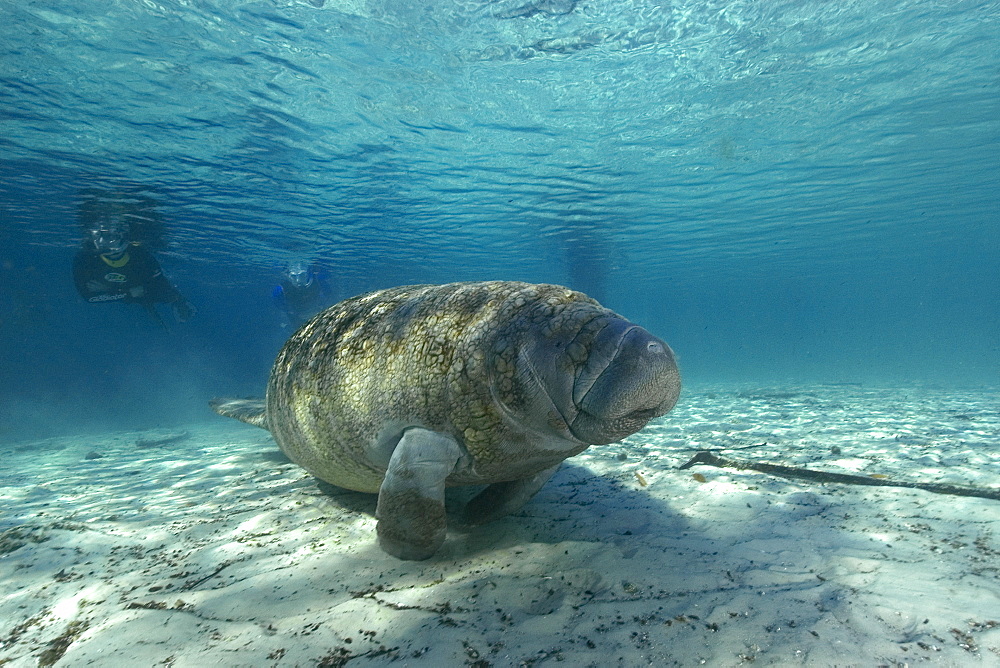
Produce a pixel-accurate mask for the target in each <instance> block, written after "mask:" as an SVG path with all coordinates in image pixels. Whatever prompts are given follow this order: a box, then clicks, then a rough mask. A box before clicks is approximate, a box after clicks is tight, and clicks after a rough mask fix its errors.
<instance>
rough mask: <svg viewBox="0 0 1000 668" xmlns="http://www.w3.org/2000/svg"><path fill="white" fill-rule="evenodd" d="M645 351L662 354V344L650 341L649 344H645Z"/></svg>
mask: <svg viewBox="0 0 1000 668" xmlns="http://www.w3.org/2000/svg"><path fill="white" fill-rule="evenodd" d="M646 350H647V351H649V352H651V353H653V354H657V353H662V352H663V344H662V343H660V342H659V341H650V342H649V343H647V344H646Z"/></svg>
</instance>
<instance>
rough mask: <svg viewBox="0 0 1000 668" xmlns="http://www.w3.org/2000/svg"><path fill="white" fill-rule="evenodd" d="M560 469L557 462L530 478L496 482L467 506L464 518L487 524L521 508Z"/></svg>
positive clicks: (468, 521) (472, 521) (466, 521)
mask: <svg viewBox="0 0 1000 668" xmlns="http://www.w3.org/2000/svg"><path fill="white" fill-rule="evenodd" d="M558 469H559V464H556V465H555V466H553V467H552V468H550V469H545V470H544V471H540V472H538V473H536V474H535V475H533V476H531V477H530V478H523V479H521V480H511V481H510V482H496V483H493V484H492V485H490V486H489V487H487V488H486V489H484V490H483V491H481V492H480V493H479V494H477V495H476V496H475V498H473V499H472V500H471V501H469V503H468V505H466V506H465V511H464V513H463V518H462V519H463V520H464V522H465V523H466V524H470V525H475V524H486V523H487V522H492V521H493V520H496V519H500V518H501V517H503V516H505V515H510V514H511V513H513V512H515V511H517V510H519V509H520V508H521V506H523V505H524V504H526V503H527V502H528V501H529V500H530V499H531V497H533V496H534V495H535V494H536V493H537V492H538V490H540V489H541V488H542V486H543V485H544V484H545V483H546V482H548V480H549V478H551V477H552V474H553V473H555V472H556V471H557V470H558Z"/></svg>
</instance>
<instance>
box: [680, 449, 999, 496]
mask: <svg viewBox="0 0 1000 668" xmlns="http://www.w3.org/2000/svg"><path fill="white" fill-rule="evenodd" d="M697 464H705V465H707V466H717V467H719V468H730V469H737V470H739V471H748V470H749V471H760V472H761V473H770V474H771V475H776V476H781V477H783V478H799V479H802V480H815V481H816V482H836V483H841V484H844V485H869V486H872V487H909V488H912V489H922V490H924V491H925V492H934V493H935V494H951V495H953V496H976V497H979V498H983V499H993V500H994V501H1000V489H989V488H984V487H967V486H965V485H946V484H943V483H934V482H896V481H893V480H887V479H885V478H873V477H871V476H866V475H851V474H848V473H830V472H827V471H816V470H814V469H800V468H796V467H794V466H780V465H778V464H766V463H764V462H745V461H740V460H737V459H726V458H725V457H718V456H716V455H713V454H712V453H711V452H707V451H702V452H699V453H698V454H696V455H695V456H694V457H692V458H691V461H689V462H688V463H686V464H684V465H683V466H681V467H680V469H689V468H691V467H692V466H696V465H697Z"/></svg>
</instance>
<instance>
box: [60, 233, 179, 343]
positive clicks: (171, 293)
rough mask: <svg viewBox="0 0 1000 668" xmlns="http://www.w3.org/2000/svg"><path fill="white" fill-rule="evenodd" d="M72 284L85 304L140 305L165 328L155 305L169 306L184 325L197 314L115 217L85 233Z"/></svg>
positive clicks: (150, 254) (74, 264)
mask: <svg viewBox="0 0 1000 668" xmlns="http://www.w3.org/2000/svg"><path fill="white" fill-rule="evenodd" d="M73 280H74V282H75V284H76V290H77V292H79V293H80V295H81V296H82V297H83V298H84V299H86V300H87V301H88V302H91V303H95V304H96V303H99V302H118V301H120V302H124V303H126V304H139V305H141V306H142V307H143V308H145V309H146V311H147V312H148V313H149V314H150V316H151V317H152V318H153V319H154V320H155V321H156V322H158V323H160V324H161V325H163V326H164V327H166V324H165V323H164V322H163V319H162V318H161V317H160V314H159V313H158V312H157V311H156V304H158V303H166V304H170V305H171V306H172V307H173V312H174V317H175V318H176V319H177V320H178V321H179V322H187V321H188V320H189V319H190V318H191V316H193V315H194V314H195V311H196V309H195V308H194V306H192V305H191V303H190V302H188V301H187V300H186V299H184V297H183V296H182V295H181V293H180V292H178V291H177V288H175V287H174V286H173V285H171V284H170V281H168V280H167V278H166V276H164V275H163V270H162V269H161V268H160V264H159V262H157V261H156V258H155V257H153V254H152V253H150V252H149V251H148V250H146V249H145V248H144V247H143V246H142V245H141V244H140V243H138V242H133V241H130V240H129V235H128V224H127V223H126V222H125V221H124V220H122V219H121V218H120V217H118V216H110V217H108V218H106V219H104V220H102V221H100V222H99V223H98V224H96V225H94V226H93V227H91V228H90V229H89V230H87V234H86V236H85V238H84V240H83V244H82V246H81V248H80V249H79V250H78V251H77V253H76V256H75V257H74V258H73Z"/></svg>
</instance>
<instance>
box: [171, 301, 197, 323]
mask: <svg viewBox="0 0 1000 668" xmlns="http://www.w3.org/2000/svg"><path fill="white" fill-rule="evenodd" d="M173 308H174V317H175V318H177V322H187V321H188V320H190V319H191V317H192V316H194V314H195V313H197V312H198V309H196V308H195V307H194V305H193V304H191V302H189V301H187V300H186V299H181V300H179V301H176V302H174V303H173Z"/></svg>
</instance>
